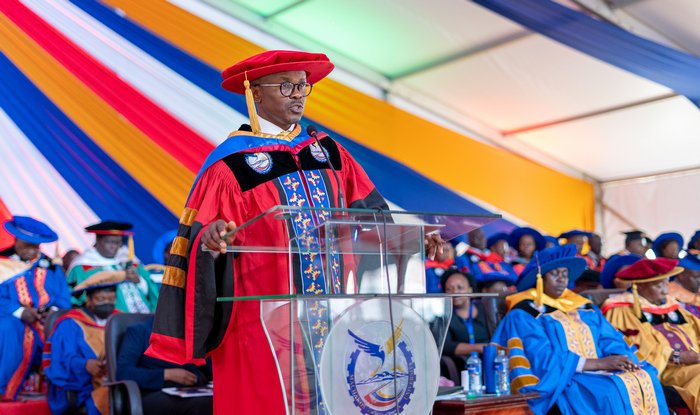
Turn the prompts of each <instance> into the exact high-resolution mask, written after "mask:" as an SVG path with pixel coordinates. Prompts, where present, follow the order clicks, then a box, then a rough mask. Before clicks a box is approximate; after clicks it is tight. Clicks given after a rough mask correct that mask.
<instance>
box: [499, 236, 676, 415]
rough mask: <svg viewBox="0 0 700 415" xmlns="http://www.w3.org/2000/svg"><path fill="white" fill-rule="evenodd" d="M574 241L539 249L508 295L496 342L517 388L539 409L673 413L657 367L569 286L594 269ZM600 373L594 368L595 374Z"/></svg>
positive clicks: (535, 410) (565, 412)
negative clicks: (530, 395) (534, 395)
mask: <svg viewBox="0 0 700 415" xmlns="http://www.w3.org/2000/svg"><path fill="white" fill-rule="evenodd" d="M576 252H577V248H576V246H575V245H573V244H568V245H563V246H559V247H554V248H548V249H545V250H543V251H540V252H537V253H536V254H535V256H534V258H533V259H532V260H531V261H530V262H529V263H528V264H527V266H526V267H525V269H524V270H523V272H522V273H521V274H520V279H519V281H518V284H517V288H518V290H520V292H519V293H517V294H513V295H510V296H508V297H507V298H506V305H507V307H508V310H509V311H508V314H507V315H506V316H505V318H504V319H503V320H502V321H501V323H500V324H499V326H498V328H497V329H496V332H495V333H494V335H493V337H492V339H491V341H492V342H493V343H495V344H497V345H499V346H500V347H503V348H507V349H508V355H509V360H510V379H511V389H512V390H513V391H517V392H519V393H524V392H537V393H538V394H539V397H538V398H536V399H532V400H530V401H528V404H529V405H530V408H531V409H532V411H533V412H534V413H535V414H546V413H557V414H563V415H569V414H581V415H584V414H586V415H588V414H610V415H613V414H615V415H617V414H628V415H632V414H639V413H647V414H664V415H665V414H667V413H668V409H667V405H666V402H665V400H664V395H663V390H662V387H661V384H660V382H659V380H658V378H657V372H656V369H654V367H653V366H651V365H649V364H646V363H643V362H640V360H638V359H637V357H635V354H634V351H635V349H634V348H633V347H631V346H629V345H628V344H627V343H625V341H624V339H623V337H622V334H621V333H620V332H618V331H617V330H615V328H614V327H613V326H612V325H611V324H610V323H609V322H608V321H607V320H606V319H605V317H604V316H603V314H602V313H601V312H600V310H599V309H598V308H597V307H596V306H595V305H594V304H592V303H591V301H589V300H588V299H586V298H584V297H582V296H580V295H578V294H576V293H574V292H572V291H570V290H568V289H567V286H568V284H569V280H574V281H575V280H576V279H577V278H578V277H579V276H580V275H581V273H583V271H584V270H585V268H586V261H585V260H584V259H583V258H581V257H578V256H576ZM590 372H594V373H590Z"/></svg>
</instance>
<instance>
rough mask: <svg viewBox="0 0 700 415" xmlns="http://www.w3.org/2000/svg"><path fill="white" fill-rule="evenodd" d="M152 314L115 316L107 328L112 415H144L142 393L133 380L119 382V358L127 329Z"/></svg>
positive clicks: (106, 340)
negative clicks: (120, 347)
mask: <svg viewBox="0 0 700 415" xmlns="http://www.w3.org/2000/svg"><path fill="white" fill-rule="evenodd" d="M151 316H152V315H151V314H130V313H119V314H113V315H112V316H110V317H109V320H107V327H106V328H105V356H106V359H107V382H106V383H105V385H106V386H109V413H110V415H127V414H131V415H143V408H142V406H141V391H140V390H139V386H138V385H137V384H136V382H135V381H133V380H117V356H118V355H119V346H120V345H121V341H122V337H124V333H125V332H126V329H127V328H128V327H129V326H131V325H134V324H138V323H140V322H142V321H144V320H146V319H148V318H150V317H151Z"/></svg>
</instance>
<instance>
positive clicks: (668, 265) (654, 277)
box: [615, 258, 683, 283]
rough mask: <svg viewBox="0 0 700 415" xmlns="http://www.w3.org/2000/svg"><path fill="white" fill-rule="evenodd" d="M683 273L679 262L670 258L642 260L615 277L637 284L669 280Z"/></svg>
mask: <svg viewBox="0 0 700 415" xmlns="http://www.w3.org/2000/svg"><path fill="white" fill-rule="evenodd" d="M681 272H683V268H681V267H679V266H678V261H677V260H675V259H668V258H656V259H647V258H644V259H640V260H639V261H637V262H635V263H634V264H632V265H630V266H629V267H627V268H625V269H623V270H622V271H620V272H618V273H617V274H615V277H617V278H619V279H621V280H625V281H633V282H636V283H643V282H652V281H658V280H662V279H664V278H669V277H672V276H674V275H678V274H680V273H681Z"/></svg>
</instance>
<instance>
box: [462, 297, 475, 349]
mask: <svg viewBox="0 0 700 415" xmlns="http://www.w3.org/2000/svg"><path fill="white" fill-rule="evenodd" d="M473 307H474V305H473V304H472V303H471V301H470V302H469V317H468V318H467V319H466V320H465V319H463V318H461V320H462V322H463V323H464V326H465V327H466V328H467V333H468V334H469V344H474V343H475V341H474V319H473V318H472V310H473Z"/></svg>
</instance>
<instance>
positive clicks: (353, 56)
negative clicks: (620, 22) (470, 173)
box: [200, 0, 700, 182]
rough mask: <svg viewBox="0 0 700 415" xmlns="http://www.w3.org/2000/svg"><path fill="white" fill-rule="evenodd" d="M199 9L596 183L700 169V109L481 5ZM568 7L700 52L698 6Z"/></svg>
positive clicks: (291, 4) (620, 1)
mask: <svg viewBox="0 0 700 415" xmlns="http://www.w3.org/2000/svg"><path fill="white" fill-rule="evenodd" d="M200 1H201V2H204V3H207V4H209V5H212V6H214V7H216V8H217V9H219V10H222V11H224V12H226V13H228V14H230V15H232V16H234V17H236V18H239V19H241V20H244V21H246V22H248V23H251V24H254V25H255V26H257V27H258V28H260V29H262V30H263V31H266V32H268V33H270V34H272V35H276V36H279V37H280V38H281V39H282V40H287V41H289V42H290V43H292V44H295V45H297V46H298V47H300V48H307V49H308V48H310V47H315V49H317V50H320V51H324V52H326V53H327V54H328V55H329V56H330V57H331V59H335V58H337V59H338V61H339V62H343V61H345V62H347V61H350V62H353V63H356V64H357V65H358V66H360V67H363V68H365V69H367V72H374V73H376V74H378V75H380V76H381V77H383V78H384V79H386V80H388V82H389V87H388V88H387V89H388V91H389V93H391V91H411V93H410V94H406V96H404V97H405V98H407V99H409V101H411V102H413V103H417V104H418V105H420V104H421V102H422V101H425V102H439V103H441V104H444V105H445V106H447V107H448V108H449V109H450V110H454V112H453V113H457V114H463V115H464V119H465V120H475V121H476V122H478V123H479V125H485V126H488V127H489V128H490V129H492V130H493V131H495V132H497V134H500V135H501V136H500V137H492V138H494V139H503V137H507V139H508V140H513V141H518V142H519V143H520V144H523V145H525V146H528V147H529V148H531V149H534V150H535V151H536V152H539V153H540V154H543V155H547V156H548V157H550V158H552V159H554V160H558V161H559V162H561V163H562V164H563V165H566V166H569V167H572V168H574V169H576V170H577V171H579V172H581V173H583V174H585V175H587V176H589V177H591V178H593V179H594V180H597V181H601V182H606V181H612V180H616V179H621V178H626V177H643V176H648V175H653V174H656V173H661V172H669V171H676V170H683V169H692V168H700V163H698V162H697V160H695V161H693V160H692V158H691V155H693V154H698V153H700V140H697V139H694V140H693V138H697V137H698V135H700V111H699V110H698V108H697V107H694V106H693V105H692V104H691V103H690V102H689V101H687V100H686V99H685V98H683V97H674V93H673V91H671V90H669V89H668V88H666V87H664V86H661V85H659V84H656V83H654V82H652V81H649V80H646V79H644V78H641V77H639V76H637V75H634V74H632V73H629V72H626V71H624V70H621V69H618V68H617V67H614V66H611V65H609V64H607V63H605V62H602V61H599V60H597V59H594V58H591V57H589V56H587V55H585V54H582V53H580V52H578V51H576V50H573V49H571V48H569V47H567V46H564V45H561V44H559V43H557V42H555V41H552V40H550V39H549V38H546V37H544V36H541V35H539V34H535V33H530V32H529V31H527V30H526V29H524V28H523V27H522V26H520V25H518V24H515V23H513V22H511V21H509V20H507V19H505V18H503V17H501V16H499V15H497V14H495V13H492V12H490V11H488V10H486V9H484V8H482V7H481V6H478V5H475V4H474V3H472V2H470V1H466V0H464V1H463V0H435V1H431V2H425V1H422V0H381V1H375V0H323V1H321V0H305V1H304V0H200ZM562 3H563V4H566V5H567V6H570V5H571V4H576V3H586V4H587V5H590V4H591V3H593V4H596V3H597V4H599V5H600V7H609V8H610V9H611V10H612V11H613V12H614V11H615V10H619V11H624V12H625V13H626V16H631V18H632V19H636V21H637V22H638V23H639V26H641V25H644V26H645V27H651V28H653V30H654V31H655V32H656V33H660V34H661V35H662V36H663V37H664V38H666V39H669V42H668V43H672V46H674V47H678V48H680V49H683V50H684V51H686V52H689V53H694V54H700V33H699V32H698V31H697V30H696V26H697V24H696V22H697V20H698V19H700V2H698V1H696V0H676V1H674V7H668V4H667V2H666V1H665V0H638V1H633V0H615V1H611V2H610V1H608V2H603V1H601V0H586V1H581V0H579V1H562ZM251 15H255V16H257V17H258V19H257V20H256V19H251V18H250V16H251ZM626 23H629V19H628V20H626ZM628 29H631V30H632V31H634V27H631V28H628ZM290 33H291V34H294V36H290ZM639 35H642V34H641V33H640V34H639ZM340 66H341V67H342V64H341V65H340ZM348 69H350V68H348ZM404 93H405V92H404ZM422 98H424V99H422ZM424 105H425V104H424ZM468 122H469V121H465V123H468ZM472 122H473V121H472ZM465 127H467V128H469V125H465ZM475 129H476V127H475ZM660 140H662V143H663V144H662V145H659V141H660ZM650 154H653V155H654V157H653V159H652V158H651V157H649V155H650Z"/></svg>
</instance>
